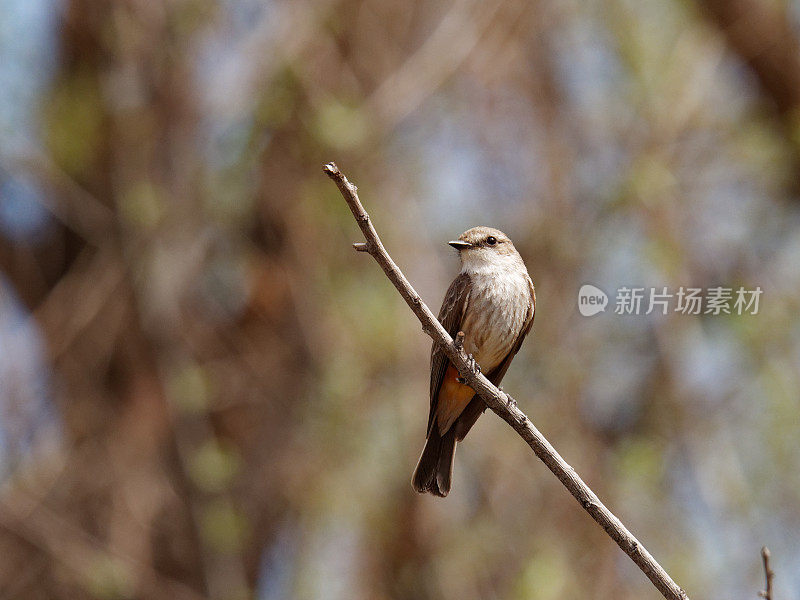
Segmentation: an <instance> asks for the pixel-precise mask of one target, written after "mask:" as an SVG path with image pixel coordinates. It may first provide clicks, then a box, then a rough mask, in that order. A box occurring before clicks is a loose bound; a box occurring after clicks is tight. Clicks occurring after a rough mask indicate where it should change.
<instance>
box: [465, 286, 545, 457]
mask: <svg viewBox="0 0 800 600" xmlns="http://www.w3.org/2000/svg"><path fill="white" fill-rule="evenodd" d="M535 316H536V291H535V290H534V289H533V284H532V283H531V305H530V307H529V308H528V314H527V315H526V316H525V325H524V326H523V327H522V331H521V332H520V334H519V336H518V337H517V339H516V341H515V342H514V346H512V348H511V351H510V352H509V353H508V354H507V355H506V357H505V358H504V359H503V360H502V362H501V363H500V364H499V365H497V366H496V367H495V368H494V369H492V370H491V371H490V372H489V373H487V374H486V378H487V379H488V380H489V381H491V382H492V383H493V384H494V385H497V384H499V383H500V381H501V380H502V379H503V376H505V374H506V371H508V367H509V366H510V365H511V361H512V360H513V359H514V356H515V355H516V354H517V352H519V349H520V348H521V347H522V342H523V341H524V340H525V336H527V335H528V333H529V332H530V330H531V327H532V326H533V318H534V317H535ZM484 410H486V404H485V403H484V401H483V399H482V398H481V397H480V396H478V395H477V394H475V396H473V397H472V400H470V403H469V404H468V405H467V407H466V408H465V409H464V410H463V411H462V412H461V414H460V415H459V417H458V419H457V420H456V422H455V424H454V427H455V430H456V439H457V440H458V441H459V442H460V441H461V440H463V439H464V436H466V435H467V433H469V430H470V429H472V426H473V425H475V421H477V420H478V417H480V416H481V415H482V414H483V411H484Z"/></svg>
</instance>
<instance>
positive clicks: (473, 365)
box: [467, 354, 481, 375]
mask: <svg viewBox="0 0 800 600" xmlns="http://www.w3.org/2000/svg"><path fill="white" fill-rule="evenodd" d="M467 362H468V363H469V368H470V371H472V372H473V373H475V375H478V374H479V373H480V372H481V366H480V365H479V364H478V363H477V361H476V360H475V357H474V356H472V354H467Z"/></svg>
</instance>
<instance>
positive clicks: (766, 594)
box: [758, 546, 775, 600]
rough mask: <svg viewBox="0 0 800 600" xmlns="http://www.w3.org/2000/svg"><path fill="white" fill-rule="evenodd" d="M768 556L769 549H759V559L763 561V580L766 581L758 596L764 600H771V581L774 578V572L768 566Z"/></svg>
mask: <svg viewBox="0 0 800 600" xmlns="http://www.w3.org/2000/svg"><path fill="white" fill-rule="evenodd" d="M769 556H770V554H769V548H767V547H766V546H764V547H763V548H761V558H762V559H763V560H764V579H766V581H767V587H766V588H765V589H764V591H763V592H759V593H758V595H759V596H761V597H762V598H764V600H772V580H773V578H774V577H775V571H773V570H772V569H771V568H770V566H769Z"/></svg>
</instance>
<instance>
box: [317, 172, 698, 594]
mask: <svg viewBox="0 0 800 600" xmlns="http://www.w3.org/2000/svg"><path fill="white" fill-rule="evenodd" d="M324 171H325V173H326V174H327V175H328V177H330V178H331V179H332V180H333V181H334V182H335V183H336V185H337V187H338V188H339V191H340V192H341V193H342V196H344V199H345V201H346V202H347V205H348V206H349V207H350V211H351V212H352V213H353V216H354V217H355V219H356V221H357V222H358V226H359V227H360V228H361V231H362V233H363V234H364V238H365V239H366V244H354V247H355V249H356V250H358V251H361V252H368V253H369V254H371V255H372V257H373V258H374V259H375V260H376V261H377V262H378V264H379V265H380V266H381V268H382V269H383V271H384V273H386V276H387V277H388V278H389V280H390V281H391V282H392V283H393V284H394V287H396V288H397V291H398V292H400V295H401V296H403V298H404V299H405V301H406V303H407V304H408V306H409V307H410V308H411V310H412V311H414V314H415V315H417V318H418V319H419V321H420V323H422V330H423V331H424V332H425V333H427V334H428V335H429V336H430V337H431V338H432V339H433V341H434V342H435V343H437V344H439V345H440V346H441V347H442V349H443V350H444V353H445V354H446V355H447V358H449V359H450V362H451V363H452V364H453V365H455V367H456V368H457V369H458V372H459V374H460V375H461V377H463V378H464V379H465V380H466V381H467V383H469V385H470V387H472V389H474V390H475V392H476V393H477V394H478V395H479V396H480V397H481V398H482V399H483V401H484V402H486V405H487V406H488V407H489V408H491V409H492V410H493V411H494V412H495V413H496V414H497V415H498V416H499V417H500V418H501V419H503V420H504V421H505V422H506V423H508V424H509V425H511V427H513V428H514V431H516V432H517V433H518V434H519V435H520V437H521V438H522V439H524V440H525V441H526V442H527V443H528V445H529V446H530V447H531V449H532V450H533V452H534V453H535V454H536V456H538V457H539V459H540V460H541V461H542V462H543V463H544V464H545V465H547V468H548V469H550V470H551V471H552V472H553V474H554V475H555V476H556V477H558V479H559V481H561V483H562V484H563V485H564V487H566V488H567V490H569V492H570V494H572V495H573V496H574V497H575V499H576V500H577V501H578V502H579V503H580V505H581V506H582V507H583V508H584V510H586V512H588V513H589V515H591V517H592V518H593V519H594V520H595V521H597V523H598V524H599V525H600V526H601V527H602V528H603V529H604V530H605V532H606V533H607V534H608V535H609V536H610V537H611V539H613V540H614V541H615V542H616V543H617V545H618V546H619V547H620V548H622V550H623V552H625V554H627V555H628V556H629V557H630V558H631V560H632V561H633V562H634V563H636V565H637V566H638V567H639V568H640V569H641V570H642V572H643V573H644V574H645V575H647V577H648V579H650V581H651V582H652V583H653V585H654V586H655V587H656V588H657V589H658V591H659V592H661V594H662V595H663V596H664V597H665V598H667V599H668V600H689V597H688V596H687V595H686V592H684V591H683V590H682V589H681V588H680V587H679V586H678V584H676V583H675V582H674V581H673V580H672V578H671V577H670V576H669V575H668V574H667V572H666V571H665V570H664V569H663V568H662V567H661V565H659V564H658V563H657V562H656V560H655V559H654V558H653V557H652V556H651V555H650V553H649V552H648V551H647V549H646V548H645V547H644V546H643V545H642V544H641V543H640V542H639V541H638V540H637V539H636V538H635V537H634V536H633V534H632V533H631V532H630V531H628V529H627V528H626V527H625V526H624V525H623V524H622V522H621V521H620V520H619V519H618V518H617V517H615V516H614V514H613V513H612V512H611V511H610V510H608V509H607V508H606V507H605V505H604V504H603V503H602V502H600V500H599V499H598V497H597V495H595V493H594V492H593V491H592V490H591V489H590V488H589V486H588V485H586V484H585V483H584V482H583V480H582V479H581V478H580V477H579V476H578V474H577V473H576V472H575V469H573V468H572V467H571V466H569V465H568V464H567V462H566V461H565V460H564V459H563V458H561V455H560V454H559V453H558V452H556V450H555V448H553V446H551V445H550V442H548V441H547V439H545V437H544V436H543V435H542V434H541V433H540V432H539V430H538V429H536V427H534V425H533V423H531V421H530V419H528V417H527V416H526V415H525V413H523V412H522V411H521V410H520V409H519V408H518V407H517V403H516V402H515V401H514V399H513V398H512V397H511V396H509V395H508V394H507V393H505V392H502V391H500V390H499V389H498V388H497V387H495V386H494V385H492V384H491V383H490V382H489V380H488V379H486V377H485V376H484V375H482V374H481V373H476V372H475V371H473V370H472V369H471V368H470V364H469V361H468V359H467V355H466V354H465V353H464V350H463V348H461V347H460V346H459V345H457V344H456V343H455V342H454V341H453V339H452V338H451V337H450V335H449V334H448V333H447V331H445V329H444V327H442V325H441V323H439V321H438V320H437V319H436V317H435V316H434V314H433V313H432V312H431V311H430V309H429V308H428V307H427V306H426V305H425V303H424V302H423V301H422V299H421V298H420V297H419V294H417V292H416V291H414V288H413V287H411V284H410V283H409V282H408V279H406V277H405V275H403V273H402V272H401V271H400V269H399V268H398V267H397V265H396V264H395V263H394V261H393V260H392V258H391V257H390V256H389V253H388V252H386V248H384V247H383V243H382V242H381V240H380V238H379V237H378V233H377V232H376V231H375V227H373V226H372V222H371V221H370V218H369V215H368V214H367V211H365V210H364V207H363V206H362V205H361V201H360V200H359V199H358V194H357V190H356V186H355V185H353V184H352V183H350V182H349V181H348V180H347V178H346V177H345V176H344V174H343V173H342V172H341V171H340V170H339V167H337V166H336V165H335V164H334V163H328V164H327V165H325V168H324Z"/></svg>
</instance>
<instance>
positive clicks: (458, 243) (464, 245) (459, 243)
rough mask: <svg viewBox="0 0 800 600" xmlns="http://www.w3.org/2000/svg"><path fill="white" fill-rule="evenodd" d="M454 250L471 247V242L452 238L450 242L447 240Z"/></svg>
mask: <svg viewBox="0 0 800 600" xmlns="http://www.w3.org/2000/svg"><path fill="white" fill-rule="evenodd" d="M447 243H448V244H450V245H451V246H452V247H453V248H455V249H456V250H464V249H466V248H472V244H470V243H469V242H462V241H461V240H453V241H452V242H447Z"/></svg>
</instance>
